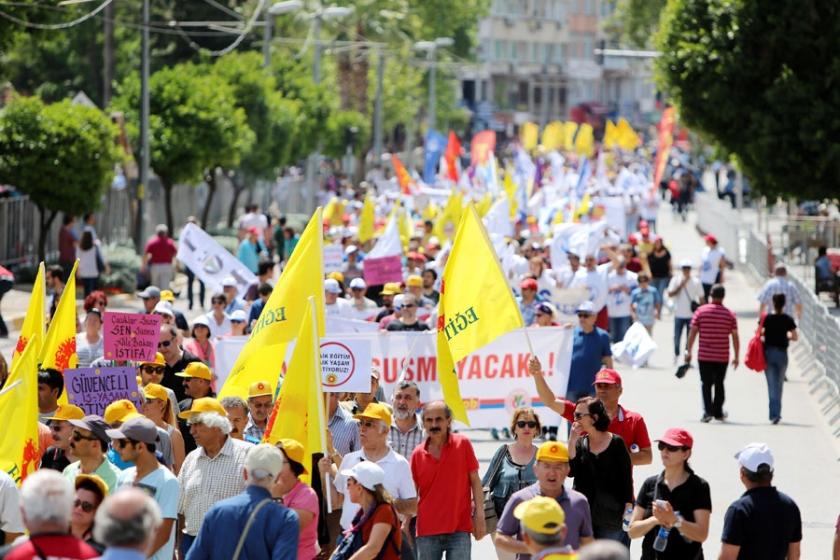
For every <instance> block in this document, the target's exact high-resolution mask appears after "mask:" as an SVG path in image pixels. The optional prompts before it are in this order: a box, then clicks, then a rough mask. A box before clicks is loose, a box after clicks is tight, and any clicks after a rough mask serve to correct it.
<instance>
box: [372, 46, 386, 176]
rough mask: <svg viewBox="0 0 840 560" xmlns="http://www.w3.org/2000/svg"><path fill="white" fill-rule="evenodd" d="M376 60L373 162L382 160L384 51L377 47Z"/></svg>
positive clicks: (377, 163)
mask: <svg viewBox="0 0 840 560" xmlns="http://www.w3.org/2000/svg"><path fill="white" fill-rule="evenodd" d="M377 55H378V58H377V60H376V99H375V100H374V103H373V164H374V165H379V162H380V161H381V160H382V88H383V85H384V84H383V82H384V80H385V53H384V52H383V50H382V48H378V49H377Z"/></svg>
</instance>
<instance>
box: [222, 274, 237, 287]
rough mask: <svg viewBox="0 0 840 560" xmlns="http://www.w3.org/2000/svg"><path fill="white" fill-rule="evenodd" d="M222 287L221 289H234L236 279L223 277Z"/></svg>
mask: <svg viewBox="0 0 840 560" xmlns="http://www.w3.org/2000/svg"><path fill="white" fill-rule="evenodd" d="M222 287H223V288H234V287H236V278H234V277H233V276H225V277H224V278H223V279H222Z"/></svg>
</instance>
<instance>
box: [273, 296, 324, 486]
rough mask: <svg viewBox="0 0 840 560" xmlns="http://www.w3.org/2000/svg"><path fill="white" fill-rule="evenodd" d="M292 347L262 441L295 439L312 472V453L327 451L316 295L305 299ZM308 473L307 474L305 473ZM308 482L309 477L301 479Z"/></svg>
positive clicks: (274, 443)
mask: <svg viewBox="0 0 840 560" xmlns="http://www.w3.org/2000/svg"><path fill="white" fill-rule="evenodd" d="M306 303H307V307H308V310H306V311H304V315H303V321H302V322H301V324H300V331H299V332H298V333H297V334H298V336H297V340H296V341H295V349H294V350H293V351H292V357H291V359H290V360H289V368H288V369H287V371H286V377H285V378H284V379H283V385H282V386H281V387H280V395H279V396H278V397H277V401H276V402H275V403H274V408H273V410H272V411H271V416H269V418H268V425H267V426H266V429H265V434H264V435H263V441H264V442H266V443H270V444H272V445H276V444H277V442H278V441H280V440H281V439H287V438H288V439H293V440H296V441H298V442H299V443H300V444H301V445H302V446H303V449H304V458H305V459H304V462H303V465H304V466H305V467H306V469H307V470H308V471H309V472H312V454H313V453H321V452H324V453H326V433H325V431H324V430H325V428H326V418H325V415H326V413H325V411H324V398H323V395H324V393H323V389H322V387H321V344H320V338H319V336H318V330H322V329H323V327H320V326H319V325H316V324H315V316H316V315H317V313H318V312H317V310H316V304H315V298H313V297H311V296H310V297H309V299H308V300H307V302H306ZM307 477H308V475H307ZM304 482H306V483H307V484H308V483H309V480H304Z"/></svg>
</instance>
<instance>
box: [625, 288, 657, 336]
mask: <svg viewBox="0 0 840 560" xmlns="http://www.w3.org/2000/svg"><path fill="white" fill-rule="evenodd" d="M630 301H632V302H633V305H635V306H636V318H637V319H638V321H639V322H640V323H641V324H643V325H645V326H647V327H649V326H651V325H652V324H653V323H654V321H655V320H656V306H657V305H662V296H660V295H659V290H657V289H656V288H654V287H653V286H648V287H647V288H642V287H639V288H636V289H635V290H633V293H631V294H630Z"/></svg>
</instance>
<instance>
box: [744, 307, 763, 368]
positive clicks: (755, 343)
mask: <svg viewBox="0 0 840 560" xmlns="http://www.w3.org/2000/svg"><path fill="white" fill-rule="evenodd" d="M764 317H766V315H763V316H762V317H761V320H760V321H759V322H758V328H757V329H756V331H755V334H754V335H753V337H752V338H751V339H750V342H749V344H747V354H746V356H744V365H745V366H747V367H748V368H750V369H751V370H753V371H755V372H758V373H761V372H762V371H764V369H765V368H766V367H767V360H766V359H765V358H764V341H763V340H761V329H762V327H763V326H764Z"/></svg>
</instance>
